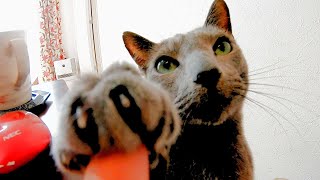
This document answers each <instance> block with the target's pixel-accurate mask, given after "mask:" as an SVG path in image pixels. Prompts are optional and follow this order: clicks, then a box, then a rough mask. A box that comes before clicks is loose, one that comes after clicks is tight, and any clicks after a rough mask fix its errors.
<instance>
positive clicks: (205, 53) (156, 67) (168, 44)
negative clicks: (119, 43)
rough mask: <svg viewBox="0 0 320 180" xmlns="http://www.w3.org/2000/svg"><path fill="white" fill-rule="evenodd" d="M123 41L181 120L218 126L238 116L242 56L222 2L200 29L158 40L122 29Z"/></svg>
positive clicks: (244, 72) (220, 0)
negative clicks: (168, 100)
mask: <svg viewBox="0 0 320 180" xmlns="http://www.w3.org/2000/svg"><path fill="white" fill-rule="evenodd" d="M123 39H124V42H125V45H126V47H127V49H128V51H129V53H130V54H131V56H132V57H133V58H134V59H135V61H136V62H137V64H138V65H139V66H140V68H141V69H143V70H144V71H145V73H146V77H147V78H148V79H151V80H153V81H156V82H159V83H160V84H161V85H162V86H163V87H164V88H165V89H167V90H168V91H169V92H170V95H171V98H172V99H173V100H174V102H175V104H176V106H177V107H178V109H179V111H180V114H181V116H182V119H183V120H185V123H186V124H200V125H218V124H221V123H223V122H224V121H225V120H226V119H228V118H232V116H236V115H239V113H237V112H239V110H240V109H241V106H242V101H243V99H244V96H245V95H246V91H247V88H248V87H247V84H248V78H247V74H248V70H247V64H246V61H245V58H244V57H243V55H242V53H241V49H240V48H239V46H238V45H237V43H236V41H235V39H234V37H233V35H232V30H231V23H230V16H229V11H228V8H227V5H226V4H225V2H224V1H223V0H216V1H215V2H214V3H213V5H212V7H211V9H210V11H209V13H208V17H207V19H206V21H205V24H204V26H203V27H200V28H198V29H195V30H193V31H190V32H188V33H186V34H178V35H176V36H174V37H171V38H168V39H166V40H163V41H162V42H160V43H154V42H151V41H149V40H147V39H145V38H143V37H141V36H139V35H137V34H134V33H131V32H125V33H124V35H123Z"/></svg>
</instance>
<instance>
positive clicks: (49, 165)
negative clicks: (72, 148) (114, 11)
mask: <svg viewBox="0 0 320 180" xmlns="http://www.w3.org/2000/svg"><path fill="white" fill-rule="evenodd" d="M0 179H1V180H6V179H10V180H13V179H24V180H25V179H32V180H33V179H44V180H60V179H62V176H61V174H60V173H59V172H58V171H57V170H56V167H55V165H54V161H53V159H52V158H51V156H50V147H49V146H48V147H47V148H46V149H45V150H44V151H42V152H41V153H40V154H39V155H38V156H37V157H35V158H34V159H33V160H32V161H30V162H29V163H28V164H26V165H25V166H22V167H21V168H19V169H17V170H15V171H13V172H11V173H9V174H3V175H1V174H0Z"/></svg>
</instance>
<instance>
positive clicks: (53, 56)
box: [39, 0, 65, 82]
mask: <svg viewBox="0 0 320 180" xmlns="http://www.w3.org/2000/svg"><path fill="white" fill-rule="evenodd" d="M39 2H40V48H41V52H40V56H41V58H40V61H41V72H42V80H43V81H44V82H46V81H52V80H55V79H56V75H55V71H54V64H53V62H54V61H57V60H60V59H64V58H65V53H64V51H63V48H62V37H61V17H60V1H59V0H39Z"/></svg>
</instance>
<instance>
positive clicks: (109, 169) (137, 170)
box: [84, 146, 149, 180]
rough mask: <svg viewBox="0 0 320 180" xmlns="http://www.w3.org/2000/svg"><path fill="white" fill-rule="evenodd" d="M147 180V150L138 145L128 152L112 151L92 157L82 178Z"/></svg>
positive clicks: (87, 179)
mask: <svg viewBox="0 0 320 180" xmlns="http://www.w3.org/2000/svg"><path fill="white" fill-rule="evenodd" d="M105 179H108V180H132V179H139V180H149V160H148V150H147V149H146V148H145V146H141V147H139V148H138V149H137V150H136V151H134V152H130V153H123V152H113V153H111V154H107V155H98V156H96V157H94V158H93V159H92V160H91V161H90V163H89V165H88V167H87V169H86V172H85V176H84V180H105Z"/></svg>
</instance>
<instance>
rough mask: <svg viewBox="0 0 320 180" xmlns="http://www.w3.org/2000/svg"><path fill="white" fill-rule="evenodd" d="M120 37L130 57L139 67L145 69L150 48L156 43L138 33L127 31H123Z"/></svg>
mask: <svg viewBox="0 0 320 180" xmlns="http://www.w3.org/2000/svg"><path fill="white" fill-rule="evenodd" d="M122 38H123V42H124V44H125V46H126V48H127V50H128V51H129V53H130V55H131V57H132V58H133V59H134V60H135V62H136V63H137V64H138V65H139V67H140V68H142V69H146V68H147V65H148V62H149V60H150V55H151V50H152V49H153V48H154V46H155V45H156V44H155V43H153V42H151V41H149V40H148V39H146V38H144V37H142V36H140V35H138V34H135V33H133V32H128V31H127V32H124V33H123V35H122Z"/></svg>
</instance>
